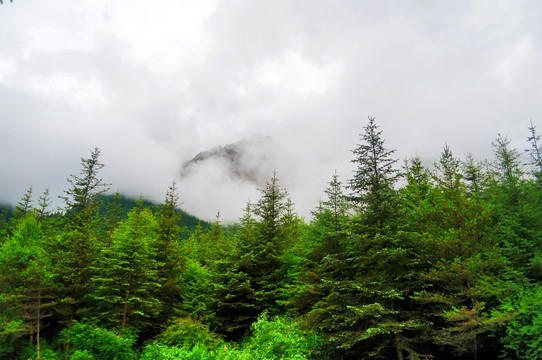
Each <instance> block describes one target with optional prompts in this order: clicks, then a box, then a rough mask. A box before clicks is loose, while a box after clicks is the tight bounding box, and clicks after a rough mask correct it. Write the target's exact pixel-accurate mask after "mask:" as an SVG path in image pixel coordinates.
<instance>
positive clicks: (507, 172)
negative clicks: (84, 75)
mask: <svg viewBox="0 0 542 360" xmlns="http://www.w3.org/2000/svg"><path fill="white" fill-rule="evenodd" d="M526 130H527V131H526V140H527V141H526V142H525V149H519V150H518V149H514V148H512V147H511V146H510V143H511V141H510V140H509V139H508V138H507V137H506V136H502V135H497V137H496V138H495V140H494V141H493V142H492V144H491V146H492V151H493V154H494V159H492V160H477V159H475V158H474V157H473V156H467V157H466V158H465V159H460V158H457V157H456V156H454V154H453V151H452V149H450V147H449V146H447V145H445V146H444V147H443V150H442V153H441V154H440V158H439V159H438V160H437V161H436V162H435V163H434V164H433V165H432V166H427V165H425V164H424V162H422V160H421V159H420V158H419V157H416V156H414V157H412V158H409V159H406V160H404V161H402V162H401V161H399V159H396V158H395V157H394V153H395V152H394V150H392V149H390V148H388V147H387V146H386V142H385V139H384V136H383V134H382V131H381V130H380V128H379V126H378V124H377V122H376V120H375V119H374V118H371V117H369V119H368V121H367V122H366V123H365V125H364V127H363V129H362V131H361V134H360V136H359V143H358V144H353V146H352V148H353V151H352V160H351V161H352V164H353V166H354V169H355V170H354V171H353V173H352V177H351V178H349V179H341V178H340V177H339V176H338V175H337V174H336V173H335V174H333V169H331V171H330V177H329V182H328V185H327V187H326V188H325V189H322V195H321V199H322V200H321V201H320V203H319V204H318V205H317V206H315V208H314V210H313V212H312V216H311V218H310V219H304V218H302V217H300V216H299V215H298V214H297V213H296V211H295V206H294V203H293V201H292V199H291V198H290V196H289V194H288V190H287V189H286V188H284V187H283V185H282V184H281V181H280V174H278V173H277V172H275V173H273V174H270V178H269V180H268V181H267V183H266V185H265V186H264V187H262V188H261V189H260V198H259V199H258V200H257V201H254V202H247V203H246V207H245V209H244V212H243V214H244V215H243V216H242V217H241V218H240V219H239V220H238V221H237V222H236V223H235V224H232V225H228V226H225V225H224V224H222V223H221V220H220V216H219V214H217V217H216V220H215V221H214V222H213V223H211V224H205V223H203V222H201V223H199V224H198V222H197V219H192V220H191V222H189V223H183V222H182V218H184V217H185V216H186V217H187V216H188V215H186V214H183V213H181V212H180V210H179V208H180V204H181V200H182V199H180V198H179V195H178V189H177V186H176V184H175V182H173V183H172V184H171V186H170V187H169V188H168V189H164V190H165V191H164V193H165V196H164V199H163V201H162V203H161V204H159V205H156V206H154V205H152V204H150V203H148V202H145V201H144V200H143V199H139V200H137V201H135V202H133V203H130V206H126V203H127V200H126V199H124V198H123V197H122V196H120V195H118V194H117V195H111V194H109V193H108V191H109V188H110V184H108V183H107V181H105V180H103V179H102V178H101V177H100V170H101V169H102V168H103V166H104V164H102V163H101V161H100V149H98V148H95V149H94V150H93V151H91V153H90V156H89V157H86V158H85V157H83V158H81V170H80V172H79V173H78V174H72V175H69V177H68V179H67V180H68V181H67V185H66V190H65V191H64V193H63V194H62V196H61V198H62V200H63V204H64V208H63V209H62V210H54V209H51V203H52V202H51V199H50V194H49V193H48V191H45V192H44V193H43V194H42V195H41V196H39V198H38V199H34V198H33V194H32V188H29V190H28V191H27V192H26V193H25V194H23V195H22V197H21V200H20V202H19V203H18V204H17V206H16V207H15V208H13V209H12V210H7V209H6V210H5V211H4V212H3V213H2V216H1V219H0V358H5V359H25V360H26V359H71V360H76V359H77V360H82V359H87V360H88V359H116V360H125V359H126V360H128V359H141V360H148V359H201V360H203V359H247V360H249V359H250V360H254V359H256V360H257V359H262V360H263V359H397V360H403V359H410V360H422V359H476V360H481V359H497V358H501V359H529V360H533V359H542V286H541V282H540V281H541V280H542V143H541V138H540V135H538V134H537V132H536V127H535V126H534V125H533V124H532V123H531V125H530V127H528V128H527V129H526ZM525 159H528V160H525ZM4 176H6V175H4ZM123 199H124V200H123ZM123 204H124V205H123Z"/></svg>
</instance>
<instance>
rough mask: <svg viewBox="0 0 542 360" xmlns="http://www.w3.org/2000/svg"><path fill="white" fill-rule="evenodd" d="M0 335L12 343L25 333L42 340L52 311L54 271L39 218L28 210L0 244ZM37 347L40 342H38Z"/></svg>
mask: <svg viewBox="0 0 542 360" xmlns="http://www.w3.org/2000/svg"><path fill="white" fill-rule="evenodd" d="M0 274H2V276H1V277H0V286H1V290H0V311H2V310H4V311H2V315H3V316H2V317H1V318H2V320H3V321H4V323H5V326H6V327H5V328H4V330H3V331H1V330H0V334H1V335H0V336H2V337H3V338H4V340H5V341H7V342H8V343H9V342H10V341H13V340H14V339H15V338H17V337H18V336H21V335H23V334H24V333H26V334H28V335H30V336H34V335H36V342H38V341H40V340H39V335H40V331H41V327H42V324H43V319H44V318H45V317H47V316H50V315H51V309H50V308H51V306H52V305H54V299H53V296H52V293H53V291H52V290H53V286H54V284H55V282H54V274H53V273H52V272H51V263H50V258H49V256H48V254H47V251H46V248H45V244H44V235H43V232H42V230H41V226H40V224H39V223H38V220H37V219H36V217H35V216H34V215H33V214H32V213H27V214H26V215H24V216H23V217H22V218H20V219H19V220H18V221H17V222H16V224H15V228H14V231H13V234H12V236H10V237H9V238H8V239H7V240H6V241H5V242H4V243H3V244H2V246H1V247H0ZM36 347H37V344H36Z"/></svg>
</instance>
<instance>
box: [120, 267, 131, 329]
mask: <svg viewBox="0 0 542 360" xmlns="http://www.w3.org/2000/svg"><path fill="white" fill-rule="evenodd" d="M130 280H132V272H131V271H130V272H129V273H128V280H127V283H128V284H127V286H126V292H125V294H124V309H123V311H122V328H124V327H125V326H126V314H127V313H128V297H129V295H130Z"/></svg>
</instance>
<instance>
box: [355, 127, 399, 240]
mask: <svg viewBox="0 0 542 360" xmlns="http://www.w3.org/2000/svg"><path fill="white" fill-rule="evenodd" d="M364 129H365V132H364V133H363V134H361V135H360V137H361V140H362V142H361V143H360V144H358V146H357V148H356V149H354V150H353V151H352V152H353V154H354V159H352V162H353V163H354V164H355V165H356V170H355V172H354V176H353V178H352V179H351V180H350V183H349V188H350V189H351V191H352V192H351V194H350V200H351V201H352V202H353V204H354V205H355V206H357V207H358V211H359V213H361V214H362V218H363V219H365V220H363V221H362V223H364V224H363V225H365V226H369V228H370V229H367V230H369V231H371V232H372V233H374V234H376V233H378V232H381V231H384V228H385V227H386V226H387V225H388V224H389V219H391V218H392V217H394V216H395V214H396V204H395V196H394V193H395V191H394V189H393V186H394V184H395V182H396V181H397V180H398V179H399V177H400V173H399V172H398V171H397V170H396V169H395V168H394V165H395V164H396V163H397V160H396V159H394V158H392V155H393V154H394V152H395V150H388V149H387V148H386V147H385V145H384V139H383V138H382V131H379V129H378V126H377V125H376V123H375V119H374V118H372V117H369V122H368V124H367V125H366V126H365V128H364Z"/></svg>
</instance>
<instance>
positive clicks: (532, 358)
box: [499, 286, 542, 360]
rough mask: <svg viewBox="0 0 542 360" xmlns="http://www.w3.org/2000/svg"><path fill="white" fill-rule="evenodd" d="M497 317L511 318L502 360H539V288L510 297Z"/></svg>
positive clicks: (541, 347) (541, 313) (541, 339)
mask: <svg viewBox="0 0 542 360" xmlns="http://www.w3.org/2000/svg"><path fill="white" fill-rule="evenodd" d="M499 315H500V316H505V317H506V316H512V320H511V321H510V323H509V325H508V328H507V329H506V336H504V337H503V338H502V339H501V342H502V343H503V344H504V351H503V358H504V359H507V360H508V359H510V360H511V359H525V360H527V359H529V360H540V359H542V288H541V287H540V286H537V287H535V288H534V289H533V290H528V289H526V291H524V292H522V293H521V294H518V295H517V296H514V297H511V298H510V299H509V300H508V301H507V302H505V303H504V304H503V306H502V307H501V309H500V311H499Z"/></svg>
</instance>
